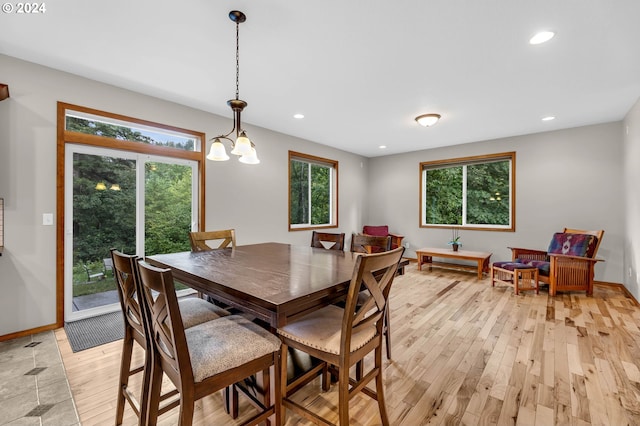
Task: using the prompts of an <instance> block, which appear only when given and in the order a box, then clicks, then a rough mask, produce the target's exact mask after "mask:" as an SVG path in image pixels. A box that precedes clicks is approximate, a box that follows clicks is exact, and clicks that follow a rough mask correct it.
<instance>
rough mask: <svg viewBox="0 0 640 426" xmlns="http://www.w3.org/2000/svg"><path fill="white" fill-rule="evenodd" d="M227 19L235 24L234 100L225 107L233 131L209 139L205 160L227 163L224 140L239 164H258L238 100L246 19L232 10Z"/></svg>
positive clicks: (227, 157)
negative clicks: (228, 143)
mask: <svg viewBox="0 0 640 426" xmlns="http://www.w3.org/2000/svg"><path fill="white" fill-rule="evenodd" d="M229 19H231V20H232V21H233V22H235V23H236V98H235V99H231V100H229V101H227V105H229V106H230V107H231V109H232V110H233V129H231V131H230V132H229V133H227V134H226V135H218V136H216V137H215V138H212V139H211V140H213V144H211V149H210V150H209V155H207V158H208V159H209V160H213V161H227V160H228V159H229V156H228V155H227V151H226V150H225V148H224V144H223V143H222V139H226V140H228V141H229V142H231V153H232V154H234V155H239V156H240V162H241V163H245V164H258V163H260V160H258V154H257V153H256V148H255V145H254V144H253V142H251V140H249V138H248V137H247V134H246V132H245V131H244V130H243V129H242V120H241V119H240V115H241V113H242V110H243V109H244V108H245V107H246V106H247V103H246V102H245V101H243V100H240V83H239V82H240V24H241V23H242V22H244V21H246V20H247V17H246V15H245V14H244V13H242V12H240V11H238V10H232V11H231V12H229ZM233 132H235V133H236V140H235V142H234V141H233V139H231V138H229V135H231V134H232V133H233Z"/></svg>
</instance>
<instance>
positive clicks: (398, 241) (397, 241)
mask: <svg viewBox="0 0 640 426" xmlns="http://www.w3.org/2000/svg"><path fill="white" fill-rule="evenodd" d="M362 233H363V234H365V235H373V236H376V237H386V236H389V237H391V250H393V249H397V248H398V247H401V246H402V239H403V238H404V235H398V234H391V233H389V227H388V226H387V225H382V226H369V225H365V226H364V227H363V228H362Z"/></svg>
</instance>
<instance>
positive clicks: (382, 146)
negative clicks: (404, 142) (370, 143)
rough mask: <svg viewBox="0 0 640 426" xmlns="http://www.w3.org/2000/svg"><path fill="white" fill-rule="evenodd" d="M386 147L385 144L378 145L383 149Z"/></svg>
mask: <svg viewBox="0 0 640 426" xmlns="http://www.w3.org/2000/svg"><path fill="white" fill-rule="evenodd" d="M386 147H387V146H386V145H380V146H379V147H378V148H380V149H385V148H386Z"/></svg>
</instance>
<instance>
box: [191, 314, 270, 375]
mask: <svg viewBox="0 0 640 426" xmlns="http://www.w3.org/2000/svg"><path fill="white" fill-rule="evenodd" d="M184 333H185V336H186V339H187V346H188V347H189V356H190V357H191V366H192V369H193V377H194V379H195V381H196V382H201V381H202V380H204V379H206V378H207V377H211V376H214V375H216V374H218V373H222V372H224V371H227V370H230V369H232V368H236V367H240V366H241V365H244V364H246V363H248V362H250V361H252V360H254V359H257V358H260V357H262V356H264V355H268V354H270V353H273V352H277V351H279V350H280V345H281V342H280V339H279V338H278V337H277V336H276V335H275V334H272V333H270V332H269V331H268V330H265V329H264V328H262V327H260V326H259V325H257V324H255V323H253V322H251V321H249V320H247V319H246V318H244V317H242V316H240V315H230V316H226V317H221V318H218V319H215V320H213V321H209V322H205V323H202V324H198V325H196V326H193V327H191V328H188V329H186V330H185V331H184Z"/></svg>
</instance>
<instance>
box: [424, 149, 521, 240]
mask: <svg viewBox="0 0 640 426" xmlns="http://www.w3.org/2000/svg"><path fill="white" fill-rule="evenodd" d="M515 161H516V153H515V152H506V153H501V154H492V155H483V156H477V157H466V158H455V159H451V160H442V161H430V162H424V163H420V226H421V227H451V226H460V227H465V228H467V229H485V230H487V229H490V230H505V231H514V230H515V207H514V206H515V203H514V200H515V197H514V195H515V191H514V188H515Z"/></svg>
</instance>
